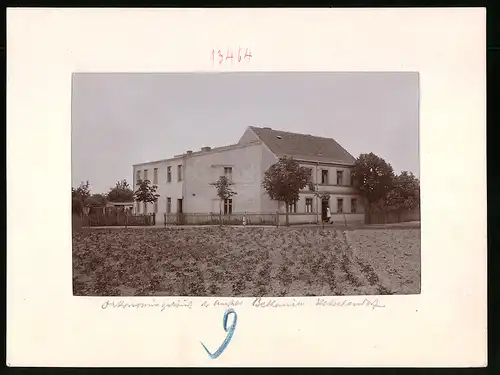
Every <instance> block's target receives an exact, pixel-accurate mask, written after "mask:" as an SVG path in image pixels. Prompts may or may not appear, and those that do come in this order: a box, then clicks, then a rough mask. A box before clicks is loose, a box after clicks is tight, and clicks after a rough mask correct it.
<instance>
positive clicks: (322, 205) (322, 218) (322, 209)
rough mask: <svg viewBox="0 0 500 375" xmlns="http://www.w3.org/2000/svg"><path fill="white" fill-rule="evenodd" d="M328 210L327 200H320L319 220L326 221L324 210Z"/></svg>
mask: <svg viewBox="0 0 500 375" xmlns="http://www.w3.org/2000/svg"><path fill="white" fill-rule="evenodd" d="M327 208H328V199H322V200H321V220H323V221H325V220H326V209H327Z"/></svg>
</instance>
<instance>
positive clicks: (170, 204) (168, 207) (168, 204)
mask: <svg viewBox="0 0 500 375" xmlns="http://www.w3.org/2000/svg"><path fill="white" fill-rule="evenodd" d="M171 212H172V198H170V197H167V214H169V213H171Z"/></svg>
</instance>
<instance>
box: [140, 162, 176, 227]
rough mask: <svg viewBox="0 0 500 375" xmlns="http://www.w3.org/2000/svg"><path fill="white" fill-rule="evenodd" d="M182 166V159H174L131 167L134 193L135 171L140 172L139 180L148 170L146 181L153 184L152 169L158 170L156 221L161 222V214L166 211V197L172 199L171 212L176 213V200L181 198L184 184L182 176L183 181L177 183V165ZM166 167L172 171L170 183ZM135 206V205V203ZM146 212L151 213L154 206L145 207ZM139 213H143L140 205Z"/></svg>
mask: <svg viewBox="0 0 500 375" xmlns="http://www.w3.org/2000/svg"><path fill="white" fill-rule="evenodd" d="M179 164H181V165H182V164H183V159H182V158H175V159H169V160H162V161H159V162H153V163H147V164H141V165H136V166H134V167H133V173H134V191H135V190H136V189H137V171H140V178H141V179H144V170H145V169H147V170H148V179H149V180H150V181H151V183H152V184H154V181H153V170H154V168H158V184H157V186H158V189H157V193H158V194H159V195H160V197H159V198H158V202H157V204H158V214H159V215H157V217H156V220H157V221H158V220H161V219H162V218H163V214H164V213H165V212H166V209H167V197H171V199H172V205H171V212H172V213H174V212H177V199H179V198H182V189H183V183H184V176H183V181H180V182H179V181H177V165H179ZM167 166H170V167H171V169H172V179H171V182H167ZM136 206H137V203H136ZM147 206H148V207H147V212H148V213H153V211H154V206H153V204H148V205H147ZM139 212H140V213H144V211H143V205H142V204H141V207H140V211H139Z"/></svg>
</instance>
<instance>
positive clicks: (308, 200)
mask: <svg viewBox="0 0 500 375" xmlns="http://www.w3.org/2000/svg"><path fill="white" fill-rule="evenodd" d="M312 208H313V199H312V198H306V212H312Z"/></svg>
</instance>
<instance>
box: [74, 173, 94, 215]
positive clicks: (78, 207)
mask: <svg viewBox="0 0 500 375" xmlns="http://www.w3.org/2000/svg"><path fill="white" fill-rule="evenodd" d="M89 197H90V183H89V181H86V182H83V181H82V182H81V183H80V185H79V186H78V187H77V188H76V189H75V188H71V210H72V212H73V213H75V214H79V215H80V216H81V215H82V214H83V208H84V207H85V206H87V205H88V199H89Z"/></svg>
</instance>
